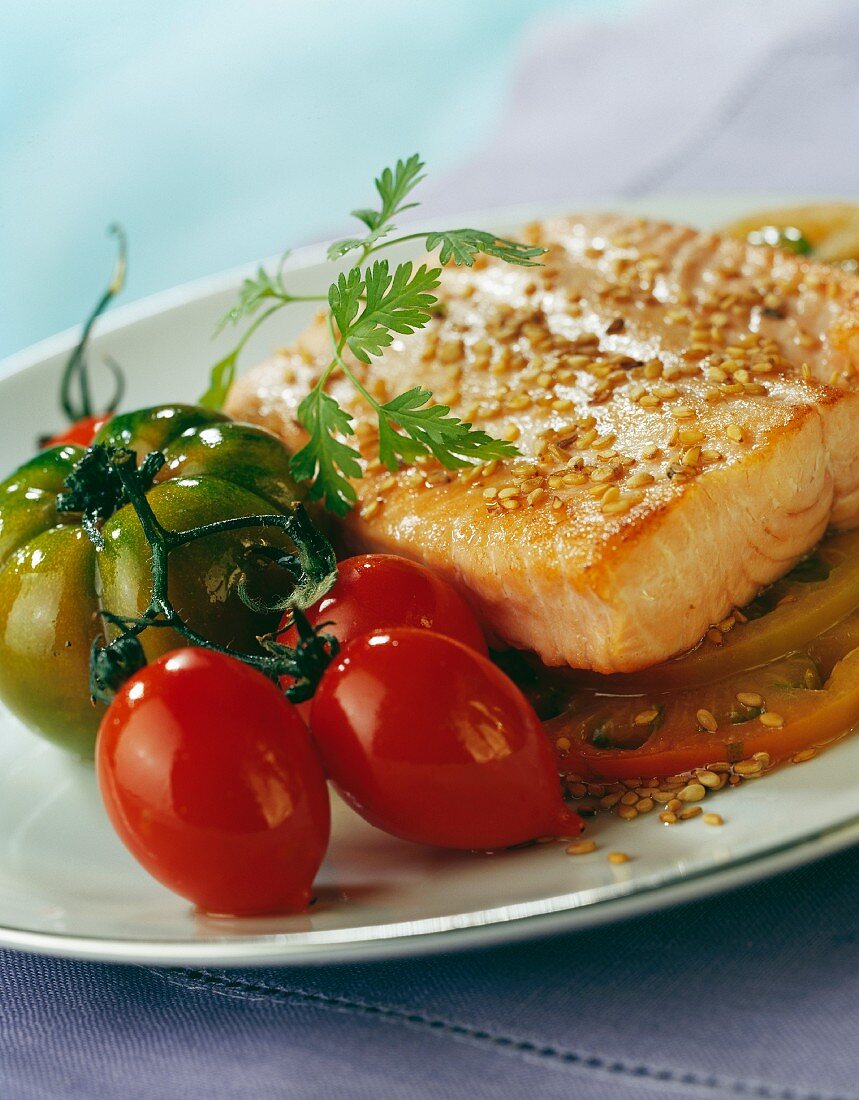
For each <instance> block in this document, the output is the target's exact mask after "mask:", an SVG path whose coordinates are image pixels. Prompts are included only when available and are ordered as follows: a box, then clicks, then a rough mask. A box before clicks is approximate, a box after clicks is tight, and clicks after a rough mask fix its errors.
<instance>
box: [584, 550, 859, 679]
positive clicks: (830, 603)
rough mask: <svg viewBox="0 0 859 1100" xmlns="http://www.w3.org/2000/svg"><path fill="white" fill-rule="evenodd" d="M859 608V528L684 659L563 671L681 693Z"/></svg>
mask: <svg viewBox="0 0 859 1100" xmlns="http://www.w3.org/2000/svg"><path fill="white" fill-rule="evenodd" d="M857 608H859V530H857V531H849V532H847V533H846V534H843V535H834V536H833V537H831V538H828V539H826V540H825V541H824V542H822V543H821V544H820V545H819V546H818V547H817V548H816V550H815V551H814V552H813V553H812V554H810V555H809V556H808V557H807V558H805V559H804V560H803V561H801V562H800V563H799V565H797V566H796V568H795V569H792V570H791V572H790V573H788V574H787V576H785V577H783V578H782V579H781V580H780V581H776V583H775V584H773V585H770V586H769V587H768V588H767V589H765V590H764V591H763V592H762V593H761V594H760V595H759V596H758V597H757V599H755V600H753V601H752V603H751V604H749V605H748V606H747V607H746V608H744V609H743V611H742V612H741V613H740V616H739V617H735V618H734V621H733V622H732V621H731V618H732V617H729V618H728V619H727V620H725V623H724V626H725V628H726V630H725V632H724V633H722V631H721V630H719V629H718V628H717V629H716V630H715V634H714V635H713V638H711V637H709V636H708V637H705V638H704V639H703V641H702V642H701V643H700V644H699V645H698V646H697V647H696V648H695V649H693V650H690V651H689V652H688V653H685V654H683V656H681V657H676V658H675V659H674V660H671V661H666V662H664V663H663V664H661V665H655V666H654V667H653V668H648V669H644V670H643V671H642V672H633V673H625V674H622V675H615V676H599V675H597V674H588V673H564V674H563V676H564V677H565V678H569V679H570V681H571V682H572V683H576V682H578V683H579V684H581V685H584V686H587V687H590V688H592V689H594V690H598V691H603V692H606V693H608V694H612V695H639V694H641V693H642V692H667V691H682V690H684V689H686V688H693V687H698V686H700V685H702V684H712V683H714V682H715V681H717V680H722V679H724V678H725V677H727V676H734V675H736V674H737V673H740V672H742V671H743V670H745V669H749V668H756V667H758V666H759V665H764V664H767V663H768V662H769V661H774V660H776V659H777V658H779V657H783V656H785V654H787V653H791V652H794V651H796V650H801V649H803V648H804V647H805V646H807V645H808V644H809V643H810V642H811V641H812V640H813V639H815V638H817V637H818V636H819V635H820V634H822V633H823V632H824V631H827V630H829V629H830V628H831V627H832V626H834V625H835V624H836V623H838V622H840V621H841V620H842V619H844V618H845V617H846V616H847V615H849V614H850V613H851V612H852V611H854V610H856V609H857ZM743 619H746V620H747V621H746V622H743V621H742V620H743ZM713 639H716V640H715V641H714V640H713ZM857 644H859V643H857ZM842 655H843V654H842Z"/></svg>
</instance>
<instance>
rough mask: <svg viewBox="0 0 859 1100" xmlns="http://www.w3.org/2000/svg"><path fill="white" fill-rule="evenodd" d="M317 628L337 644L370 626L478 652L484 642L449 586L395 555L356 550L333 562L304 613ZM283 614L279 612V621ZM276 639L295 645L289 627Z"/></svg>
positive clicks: (293, 635) (484, 645) (439, 578)
mask: <svg viewBox="0 0 859 1100" xmlns="http://www.w3.org/2000/svg"><path fill="white" fill-rule="evenodd" d="M305 614H306V615H307V617H308V619H309V620H310V622H311V623H312V624H313V625H314V626H317V625H318V624H320V623H328V624H330V625H328V626H326V628H325V629H326V632H327V633H329V634H333V635H334V636H335V637H336V638H337V640H338V641H339V642H340V644H341V645H346V643H347V642H351V641H352V639H353V638H359V637H360V636H361V635H362V634H369V633H370V631H371V630H390V629H392V628H394V627H400V626H413V627H419V628H421V629H424V630H434V631H435V632H436V633H437V634H446V635H447V636H448V637H449V638H456V640H457V641H459V642H463V643H464V644H465V645H467V646H471V648H472V649H476V650H477V651H478V652H479V653H483V654H485V653H486V642H485V641H484V638H483V633H482V632H481V629H480V627H479V626H478V624H477V620H476V619H475V617H474V615H473V614H472V612H471V610H470V608H469V606H468V604H467V603H466V602H465V600H464V599H463V598H462V596H460V594H459V593H458V592H457V590H456V589H455V588H454V587H453V585H451V584H448V582H447V581H446V580H443V579H442V578H441V577H440V576H438V575H437V574H436V573H434V572H433V571H432V570H431V569H427V568H426V566H424V565H419V564H418V563H417V562H414V561H410V560H409V559H408V558H400V557H397V555H396V554H361V555H359V556H358V557H355V558H347V559H346V560H345V561H341V562H340V564H339V565H338V566H337V583H336V584H335V585H334V587H333V588H332V589H331V590H330V591H329V592H328V593H326V595H325V596H323V597H322V599H321V600H320V601H319V603H317V604H316V606H315V607H312V608H311V609H310V610H309V611H307V612H305ZM287 622H288V615H287V616H284V624H286V623H287ZM282 640H283V641H284V642H286V644H287V645H293V646H294V645H295V643H296V642H297V640H298V635H297V633H296V631H295V628H294V627H293V628H292V629H290V630H288V631H286V632H285V633H284V634H283V635H282Z"/></svg>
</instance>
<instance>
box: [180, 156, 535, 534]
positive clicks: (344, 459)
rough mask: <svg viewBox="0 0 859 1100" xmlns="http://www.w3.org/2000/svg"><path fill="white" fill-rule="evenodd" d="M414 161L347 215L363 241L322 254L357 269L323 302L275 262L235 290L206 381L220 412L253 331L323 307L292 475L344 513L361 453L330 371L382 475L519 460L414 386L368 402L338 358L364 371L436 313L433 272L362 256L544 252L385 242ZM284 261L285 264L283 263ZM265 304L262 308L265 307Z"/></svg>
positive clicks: (484, 235)
mask: <svg viewBox="0 0 859 1100" xmlns="http://www.w3.org/2000/svg"><path fill="white" fill-rule="evenodd" d="M423 169H424V164H423V161H422V160H421V159H420V157H419V156H417V155H415V156H412V157H409V158H408V159H407V160H400V161H397V164H396V165H395V167H394V168H386V169H385V170H384V171H383V172H382V173H381V174H380V175H379V176H378V178H377V179H376V181H375V187H376V193H377V195H378V197H379V205H378V208H375V207H373V208H366V209H360V210H353V211H352V213H353V215H354V216H355V217H356V218H358V220H359V221H361V222H362V223H363V225H364V226H365V227H366V229H367V232H366V233H365V234H364V235H363V236H361V237H348V238H344V239H343V240H339V241H336V242H335V243H334V244H332V245H331V247H330V248H329V250H328V257H329V259H331V260H341V259H342V258H343V257H345V256H348V255H349V254H350V253H352V252H357V253H358V256H357V260H356V262H355V264H354V265H353V266H352V267H351V268H349V269H348V270H347V271H344V272H341V273H340V274H339V275H338V276H337V279H336V280H335V281H334V282H333V283H332V284H331V286H330V287H329V289H328V294H327V296H323V295H294V294H292V293H291V292H290V291H289V290H288V289H287V287H286V285H285V283H284V275H283V260H282V261H281V265H280V267H279V268H278V271H277V273H276V274H274V275H269V274H268V273H267V272H266V271H265V269H264V268H260V269H259V270H258V272H257V274H256V276H255V278H253V279H246V280H245V282H244V284H243V285H242V289H241V291H240V294H239V299H238V301H237V302H236V304H235V306H234V307H233V308H232V309H231V310H230V311H229V312H228V313H227V314H226V316H225V317H224V318H223V320H222V322H221V325H220V326H219V331H220V329H221V328H223V327H225V326H226V325H228V324H239V323H240V322H242V321H244V320H247V319H248V318H250V319H251V321H250V324H249V325H248V327H247V328H246V329H245V331H244V333H243V334H242V336H241V338H240V339H239V341H238V343H237V344H236V346H235V347H234V348H233V350H232V351H231V352H229V354H228V355H226V356H225V357H224V358H223V359H221V360H220V361H219V362H218V363H216V364H215V366H214V367H213V368H212V375H211V384H210V386H209V389H208V390H207V392H206V393H205V394H204V396H203V398H202V400H201V403H202V404H204V405H207V406H209V407H213V408H219V407H220V406H221V405H222V404H223V402H224V400H225V398H226V395H227V392H228V390H229V387H230V386H231V385H232V382H233V379H234V377H235V371H236V364H237V361H238V357H239V355H240V353H241V351H242V349H243V348H244V346H245V344H246V343H247V341H248V340H249V339H250V337H251V336H252V335H253V333H254V332H256V331H257V329H258V328H259V327H260V326H261V325H262V324H263V323H264V322H265V321H266V320H268V318H269V317H271V316H272V314H274V313H276V312H277V311H278V310H280V309H282V308H284V307H285V306H287V305H290V304H292V303H293V302H327V305H328V311H327V320H328V327H329V331H330V334H331V352H332V353H331V360H330V362H329V363H328V365H327V367H326V368H325V370H324V371H323V372H322V374H321V376H320V378H319V380H318V381H317V383H316V385H315V386H314V387H313V389H312V390H311V391H310V393H309V394H308V395H307V397H305V398H304V400H303V401H302V402H301V404H300V405H299V406H298V410H297V413H298V419H299V421H300V423H301V424H302V426H303V427H304V428H305V430H306V431H307V434H308V441H307V443H306V444H305V446H304V447H302V449H301V450H300V451H299V452H298V453H297V454H295V455H294V456H293V459H292V470H293V473H294V475H295V476H296V478H298V479H300V480H303V481H309V482H310V495H311V497H312V498H313V499H324V501H325V504H326V506H327V507H328V508H329V509H331V511H333V512H336V513H337V514H338V515H345V514H346V512H347V511H348V510H349V509H350V508H351V507H352V505H353V504H354V503H355V501H356V500H357V493H356V491H355V488H354V486H353V485H352V484H351V482H352V481H353V480H355V479H357V478H360V477H361V472H362V470H361V465H360V458H361V456H360V454H359V452H358V451H357V450H356V449H355V448H354V447H352V446H351V445H350V444H349V443H348V442H347V440H348V439H349V437H350V436H351V435H352V433H353V420H352V417H351V416H350V414H349V413H348V412H346V410H344V409H343V408H342V407H341V406H340V404H339V403H338V402H337V400H336V399H335V398H334V397H332V396H331V394H329V393H328V392H327V391H326V386H327V384H328V382H329V380H330V379H331V377H332V376H333V375H335V374H340V375H342V376H344V377H345V378H346V379H347V381H348V382H349V383H351V385H352V386H353V388H354V389H355V390H356V391H357V392H358V394H359V395H360V396H361V397H362V398H363V400H364V401H365V402H366V403H367V404H368V405H370V407H371V408H372V409H373V411H374V412H375V414H376V417H377V419H378V424H379V458H380V460H381V461H382V462H383V463H384V465H385V466H386V467H387V468H388V469H389V470H395V469H397V467H398V465H399V464H400V463H401V462H403V463H411V462H414V461H415V459H417V458H419V457H420V456H422V455H432V456H434V457H435V458H436V459H438V461H439V462H440V463H441V464H442V465H444V466H445V467H447V468H448V469H455V468H457V467H461V466H466V465H469V464H470V463H471V462H488V461H490V460H492V459H494V458H504V457H508V456H511V455H515V454H516V453H517V451H516V448H515V446H514V445H513V444H512V443H509V442H506V441H503V440H497V439H493V438H492V437H491V436H490V435H488V434H487V433H486V432H484V431H480V430H477V429H474V428H473V427H472V426H471V424H469V423H467V422H465V421H462V420H460V419H459V418H458V417H456V416H455V415H453V414H452V413H451V410H450V409H449V408H448V406H446V405H435V404H432V393H431V392H430V391H429V390H427V389H424V388H423V387H421V386H416V387H414V388H413V389H411V390H409V391H408V392H406V393H403V394H400V395H399V396H397V397H395V398H393V399H392V400H391V401H388V402H385V403H381V402H379V401H377V400H376V398H374V397H373V395H372V394H371V393H370V392H369V391H368V390H367V389H366V387H365V386H364V385H363V383H362V382H361V379H360V378H359V377H358V374H357V373H356V372H355V370H354V369H353V368H352V367H351V366H350V365H349V362H348V361H347V357H346V353H347V352H349V353H351V355H352V356H354V358H355V359H357V360H358V361H359V362H361V363H365V364H369V363H370V362H371V361H372V359H373V358H374V357H378V356H381V355H382V354H383V353H384V350H385V348H387V347H390V345H391V344H392V343H393V341H394V338H395V334H399V335H403V336H408V335H411V334H412V333H413V332H416V331H418V330H419V329H422V328H424V327H426V325H428V324H429V322H430V320H431V318H432V316H433V312H434V311H435V310H436V308H437V307H438V304H439V302H438V298H437V297H436V295H435V294H434V293H433V292H434V291H435V290H436V288H437V287H438V285H439V279H440V276H441V268H440V267H429V266H427V265H426V264H421V265H420V266H418V267H416V266H415V265H414V264H413V263H412V262H411V261H405V262H403V263H400V264H397V265H396V266H395V267H394V268H391V266H390V264H389V263H388V261H387V260H374V261H373V262H372V263H369V264H368V263H367V261H368V259H369V257H370V256H371V255H372V254H373V253H375V252H378V251H380V250H381V249H383V248H389V247H391V246H392V245H395V244H402V243H404V242H406V241H419V240H422V241H423V242H424V245H425V247H426V249H427V251H428V252H438V258H439V260H440V262H441V263H442V264H448V263H453V264H455V265H457V266H466V267H471V266H472V265H473V264H474V261H475V259H476V258H477V257H478V256H480V255H485V256H492V257H495V258H497V259H500V260H503V261H505V262H506V263H511V264H517V265H519V266H523V267H533V266H536V265H537V264H538V263H539V261H538V257H539V256H541V255H542V254H543V253H544V251H545V249H542V248H537V247H534V246H530V245H526V244H521V243H519V242H518V241H512V240H508V239H507V238H505V237H499V236H497V235H496V234H494V233H488V232H486V231H484V230H479V229H450V230H445V231H421V232H414V233H408V234H406V235H403V236H399V237H393V236H392V235H391V234H392V233H393V231H394V229H395V228H396V226H395V224H394V219H395V218H396V217H398V215H400V214H402V213H403V211H405V210H409V209H411V208H413V207H415V206H417V205H418V204H417V203H415V202H409V201H407V200H408V199H409V198H410V196H411V193H412V191H413V190H414V188H415V187H416V186H417V184H418V183H420V182H421V180H422V179H423V178H424V176H423ZM284 259H285V257H284ZM263 307H267V308H263Z"/></svg>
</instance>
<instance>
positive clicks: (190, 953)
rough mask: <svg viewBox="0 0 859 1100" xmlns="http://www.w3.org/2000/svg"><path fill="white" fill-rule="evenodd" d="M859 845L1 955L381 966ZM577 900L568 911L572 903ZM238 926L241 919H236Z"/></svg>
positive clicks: (551, 929)
mask: <svg viewBox="0 0 859 1100" xmlns="http://www.w3.org/2000/svg"><path fill="white" fill-rule="evenodd" d="M856 844H859V814H857V815H855V816H854V817H852V818H849V819H848V820H846V821H843V822H840V823H838V824H837V825H833V826H830V827H829V828H826V829H821V830H817V831H815V832H813V833H810V834H809V835H807V836H804V837H800V838H798V839H793V840H790V841H787V842H785V843H784V844H782V845H778V846H776V847H769V848H765V849H763V850H761V851H759V852H755V853H751V854H749V855H747V856H744V857H740V858H736V859H730V860H726V861H724V862H722V861H718V862H714V863H712V864H706V865H702V866H701V867H699V868H697V869H696V870H694V871H691V872H690V873H688V874H686V875H683V874H682V873H679V874H678V873H677V872H675V871H671V872H667V873H666V874H665V875H660V876H656V877H655V878H654V879H653V880H652V881H651V882H649V883H648V884H646V885H640V884H637V885H634V886H633V885H632V884H630V885H629V886H628V887H626V888H625V884H623V883H616V884H615V885H614V886H608V887H599V888H597V889H595V890H593V891H591V892H592V893H596V894H599V895H601V896H600V897H598V898H595V899H594V900H592V901H590V902H586V903H584V904H582V903H581V902H580V901H574V899H578V898H579V897H580V893H581V892H580V891H575V892H570V893H568V894H560V895H556V896H555V897H551V898H541V899H539V900H536V901H531V902H520V903H517V904H516V905H513V906H500V907H497V908H494V909H474V910H470V911H468V912H465V913H454V914H448V915H447V916H444V917H428V918H425V919H424V920H420V921H399V922H391V923H389V924H376V925H360V926H357V927H354V928H348V929H336V930H329V931H317V932H283V933H270V934H267V935H260V936H244V937H241V938H239V937H236V938H235V939H219V938H216V937H211V938H207V939H196V940H148V941H145V940H129V939H120V938H112V937H100V936H78V935H65V934H63V933H57V932H32V931H28V930H26V929H17V928H11V927H7V926H2V925H0V948H3V947H5V948H13V949H15V950H20V951H32V952H34V953H36V954H40V955H50V956H52V957H56V958H69V959H78V960H81V961H87V962H102V963H121V964H127V965H149V966H164V967H182V966H186V967H187V966H189V965H195V964H196V965H199V964H209V965H212V966H216V967H219V968H225V969H234V968H239V967H253V966H302V965H316V964H324V963H342V962H373V961H376V960H378V959H380V958H394V957H402V956H412V957H416V956H423V955H430V954H435V953H436V952H439V951H452V950H464V949H469V948H481V947H491V946H495V945H498V944H503V943H515V942H519V941H521V940H523V939H531V938H535V939H536V938H542V937H544V936H548V935H552V934H554V933H562V932H568V933H570V932H576V931H582V930H584V929H586V928H590V927H593V926H595V925H599V924H603V923H605V924H608V923H614V922H616V921H619V920H624V919H627V918H632V917H635V916H643V915H645V914H649V913H653V912H657V911H659V910H661V909H665V908H668V907H670V906H672V905H675V904H676V905H683V904H688V903H690V902H694V901H696V900H701V899H703V898H706V897H709V896H710V895H712V894H713V893H715V892H717V891H718V889H719V888H720V886H721V887H723V888H725V889H726V890H729V891H730V890H735V889H740V888H742V887H743V886H748V885H752V884H753V883H755V882H762V881H764V880H766V879H768V878H771V877H773V876H775V875H778V874H782V873H784V872H786V871H789V870H791V869H792V868H795V867H799V866H803V865H805V864H808V863H812V862H816V861H817V860H818V859H823V858H824V857H826V856H828V855H834V854H836V853H837V852H839V851H843V850H845V849H847V848H849V847H853V846H854V845H856ZM565 902H567V903H568V904H564V903H565ZM231 919H235V918H231Z"/></svg>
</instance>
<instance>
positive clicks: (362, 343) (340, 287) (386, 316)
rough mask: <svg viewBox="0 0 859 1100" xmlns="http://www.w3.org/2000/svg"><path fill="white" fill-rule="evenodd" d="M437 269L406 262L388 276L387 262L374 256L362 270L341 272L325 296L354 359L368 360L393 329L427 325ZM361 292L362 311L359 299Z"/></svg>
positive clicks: (389, 340) (386, 344) (390, 338)
mask: <svg viewBox="0 0 859 1100" xmlns="http://www.w3.org/2000/svg"><path fill="white" fill-rule="evenodd" d="M440 274H441V270H440V269H439V268H437V267H434V268H427V267H426V266H425V265H423V264H421V266H420V267H419V268H418V269H417V270H416V271H415V270H414V269H413V266H412V264H411V263H410V262H407V263H403V264H399V266H398V267H397V268H396V269H395V271H394V274H393V275H391V273H390V269H389V267H388V261H387V260H377V261H376V262H375V263H374V264H372V265H371V266H370V267H368V268H367V269H366V271H365V272H363V274H362V272H361V271H360V270H359V269H358V268H353V269H352V270H351V271H350V272H349V274H348V276H343V275H341V276H340V278H339V279H338V280H337V282H336V283H335V284H334V286H332V288H331V292H330V294H329V303H330V305H331V312H332V314H333V316H334V320H335V321H336V323H337V327H338V328H339V330H340V338H341V342H342V343H345V344H346V345H347V346H348V347H349V350H350V351H351V352H352V354H353V355H354V356H355V358H356V359H360V360H361V362H362V363H369V362H370V357H371V356H373V355H381V354H382V349H383V348H386V347H389V346H390V344H392V343H393V340H394V336H393V334H394V333H395V332H398V333H400V334H402V335H409V334H410V333H412V332H415V331H416V330H417V329H421V328H423V327H424V326H425V325H426V324H428V323H429V320H430V317H431V314H430V310H431V309H432V307H433V306H434V305H435V304H436V302H437V300H438V299H437V298H436V297H435V295H433V294H432V293H430V292H431V291H433V290H434V289H435V288H436V287H437V286H438V282H439V278H438V277H439V275H440ZM362 295H363V309H360V312H359V308H360V303H361V300H362Z"/></svg>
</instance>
